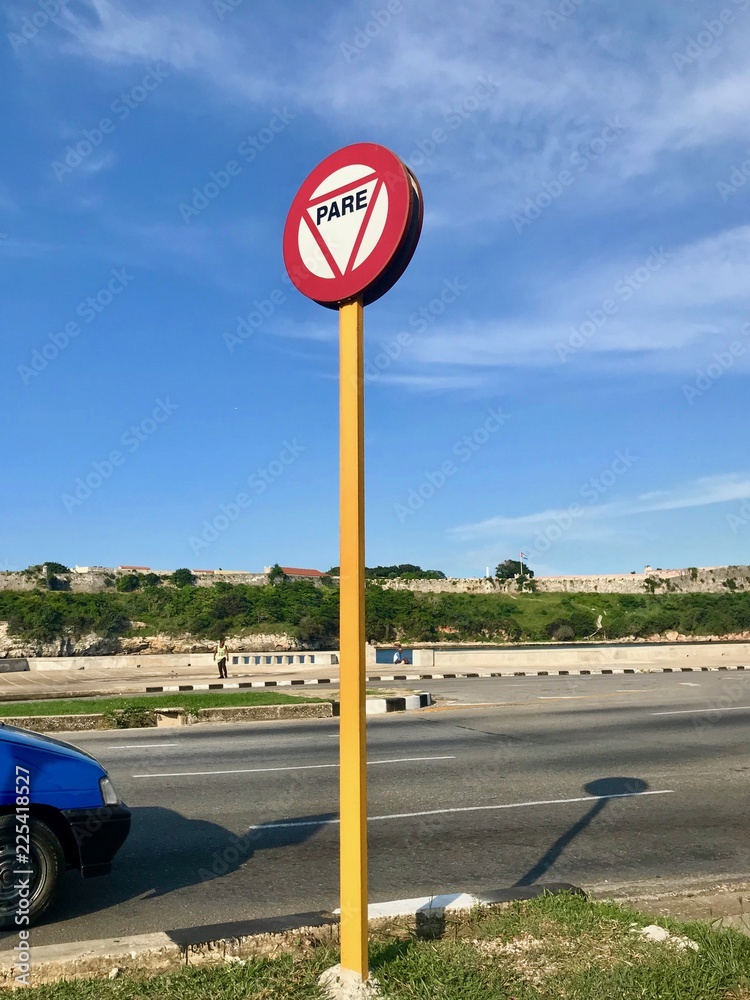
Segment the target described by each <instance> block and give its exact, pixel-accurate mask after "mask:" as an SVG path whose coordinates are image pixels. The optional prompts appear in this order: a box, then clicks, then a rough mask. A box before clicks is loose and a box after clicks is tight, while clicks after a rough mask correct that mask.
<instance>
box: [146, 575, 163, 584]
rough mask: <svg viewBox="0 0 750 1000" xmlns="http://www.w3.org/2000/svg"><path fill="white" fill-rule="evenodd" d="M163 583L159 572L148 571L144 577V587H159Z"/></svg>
mask: <svg viewBox="0 0 750 1000" xmlns="http://www.w3.org/2000/svg"><path fill="white" fill-rule="evenodd" d="M160 583H161V577H160V576H159V575H158V574H157V573H146V574H145V575H144V577H143V586H144V587H158V586H159V584H160Z"/></svg>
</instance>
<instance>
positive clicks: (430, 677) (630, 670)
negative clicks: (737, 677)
mask: <svg viewBox="0 0 750 1000" xmlns="http://www.w3.org/2000/svg"><path fill="white" fill-rule="evenodd" d="M748 669H749V668H748V667H745V666H742V665H740V666H731V667H730V666H726V665H722V666H719V667H649V666H643V667H591V668H588V667H586V668H584V669H581V670H505V671H495V672H493V673H488V674H478V673H460V672H456V673H450V674H381V675H380V676H374V675H370V676H369V677H368V678H367V680H368V682H369V681H452V680H467V679H471V680H486V679H489V678H491V677H494V678H497V677H579V676H580V677H582V676H584V675H589V674H590V675H602V674H690V673H713V672H716V671H719V670H748ZM298 683H299V682H298ZM308 683H314V682H308ZM165 690H166V689H165Z"/></svg>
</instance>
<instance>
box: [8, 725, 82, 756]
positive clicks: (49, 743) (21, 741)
mask: <svg viewBox="0 0 750 1000" xmlns="http://www.w3.org/2000/svg"><path fill="white" fill-rule="evenodd" d="M0 743H13V744H15V745H16V746H25V747H35V748H37V749H42V748H41V747H40V744H44V748H43V749H45V750H48V751H50V752H51V753H58V754H60V756H62V757H70V758H72V759H73V760H80V759H81V757H84V758H86V759H87V760H92V761H93V762H94V763H95V764H98V765H99V767H101V764H99V761H98V760H97V759H96V757H94V756H93V755H92V754H90V753H87V752H86V751H85V750H81V749H80V748H79V747H75V746H73V744H72V743H65V742H64V740H57V739H55V738H54V737H53V736H44V735H42V734H41V733H31V732H29V730H28V729H19V728H18V727H17V726H8V725H6V724H5V723H0Z"/></svg>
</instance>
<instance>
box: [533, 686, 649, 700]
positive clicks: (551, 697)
mask: <svg viewBox="0 0 750 1000" xmlns="http://www.w3.org/2000/svg"><path fill="white" fill-rule="evenodd" d="M644 691H645V688H643V689H641V690H640V691H637V690H631V691H605V692H603V693H601V694H538V695H537V696H536V700H537V701H585V700H587V699H588V700H591V699H593V700H596V699H598V698H616V697H617V695H619V694H643V692H644Z"/></svg>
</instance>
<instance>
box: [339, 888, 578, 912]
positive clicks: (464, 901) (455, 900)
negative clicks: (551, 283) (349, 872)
mask: <svg viewBox="0 0 750 1000" xmlns="http://www.w3.org/2000/svg"><path fill="white" fill-rule="evenodd" d="M558 892H571V893H574V894H575V895H576V896H583V897H584V898H586V893H585V892H584V891H583V889H581V888H579V887H578V886H576V885H572V884H571V883H570V882H547V883H542V884H540V885H530V886H513V887H512V888H510V889H494V890H491V891H489V892H480V893H477V894H474V893H470V892H449V893H442V894H440V895H437V896H417V897H416V898H414V899H394V900H390V901H389V902H387V903H370V905H369V906H368V907H367V917H368V919H369V920H381V919H384V918H386V919H390V918H393V917H416V918H419V919H430V918H433V917H436V918H439V917H441V916H443V915H444V914H445V913H455V912H459V911H461V910H473V909H474V907H475V906H500V905H504V904H505V903H512V902H515V901H517V900H523V899H538V898H539V896H544V895H547V894H550V893H558ZM333 912H334V914H335V915H336V916H339V914H340V913H341V911H340V910H334V911H333Z"/></svg>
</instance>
